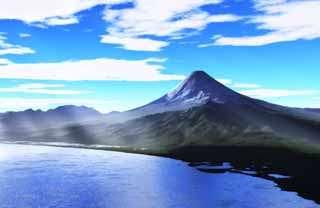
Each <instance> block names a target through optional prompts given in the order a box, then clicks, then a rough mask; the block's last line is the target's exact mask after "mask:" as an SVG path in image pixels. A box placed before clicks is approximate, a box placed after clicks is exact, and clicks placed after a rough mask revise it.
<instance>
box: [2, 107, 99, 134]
mask: <svg viewBox="0 0 320 208" xmlns="http://www.w3.org/2000/svg"><path fill="white" fill-rule="evenodd" d="M102 116H103V115H102V114H101V113H99V112H98V111H96V110H95V109H93V108H88V107H85V106H74V105H66V106H60V107H57V108H55V109H51V110H48V111H41V110H32V109H28V110H25V111H18V112H6V113H2V114H0V134H1V135H2V138H3V137H10V138H12V137H16V136H18V135H20V134H21V135H22V136H28V133H30V132H35V131H41V130H43V129H47V128H58V127H62V126H65V125H67V124H70V123H80V122H85V121H89V120H96V119H98V118H102Z"/></svg>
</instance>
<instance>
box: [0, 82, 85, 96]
mask: <svg viewBox="0 0 320 208" xmlns="http://www.w3.org/2000/svg"><path fill="white" fill-rule="evenodd" d="M63 87H65V86H64V85H63V84H42V83H29V84H20V85H18V86H15V87H7V88H0V93H1V92H7V93H36V94H48V95H79V94H84V93H89V92H88V91H77V90H65V89H59V88H63ZM57 88H58V89H57Z"/></svg>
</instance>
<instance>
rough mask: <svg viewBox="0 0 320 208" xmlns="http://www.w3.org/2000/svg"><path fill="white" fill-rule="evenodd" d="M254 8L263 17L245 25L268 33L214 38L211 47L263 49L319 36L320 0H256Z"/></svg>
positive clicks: (259, 16) (254, 18)
mask: <svg viewBox="0 0 320 208" xmlns="http://www.w3.org/2000/svg"><path fill="white" fill-rule="evenodd" d="M255 3H256V7H255V8H256V9H257V10H258V11H260V12H264V14H263V15H258V16H253V17H251V18H250V20H249V21H248V23H253V24H257V29H260V30H268V31H269V32H266V33H265V34H263V35H257V36H244V37H216V38H214V43H213V44H203V45H202V46H210V45H233V46H262V45H267V44H271V43H277V42H286V41H295V40H311V39H315V38H319V37H320V21H319V19H320V12H319V11H320V1H318V0H308V1H306V0H296V1H289V0H271V1H268V0H256V1H255Z"/></svg>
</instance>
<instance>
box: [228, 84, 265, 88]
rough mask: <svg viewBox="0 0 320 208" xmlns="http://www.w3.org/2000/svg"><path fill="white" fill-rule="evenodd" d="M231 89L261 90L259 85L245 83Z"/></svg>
mask: <svg viewBox="0 0 320 208" xmlns="http://www.w3.org/2000/svg"><path fill="white" fill-rule="evenodd" d="M231 87H233V88H260V87H261V86H260V85H258V84H244V83H235V84H234V85H232V86H231Z"/></svg>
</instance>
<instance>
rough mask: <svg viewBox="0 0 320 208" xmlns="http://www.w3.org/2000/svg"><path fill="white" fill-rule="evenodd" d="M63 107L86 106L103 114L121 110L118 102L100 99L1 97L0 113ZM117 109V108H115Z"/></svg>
mask: <svg viewBox="0 0 320 208" xmlns="http://www.w3.org/2000/svg"><path fill="white" fill-rule="evenodd" d="M61 105H85V106H88V107H93V108H95V109H97V110H100V111H101V112H108V111H111V110H113V109H119V106H121V105H119V103H117V102H116V101H108V100H99V99H69V98H38V99H35V98H18V97H10V98H9V97H5V98H4V97H0V111H1V112H5V111H21V110H25V109H29V108H31V109H34V110H37V109H41V110H48V109H51V108H55V107H58V106H61ZM115 107H117V108H115Z"/></svg>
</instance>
